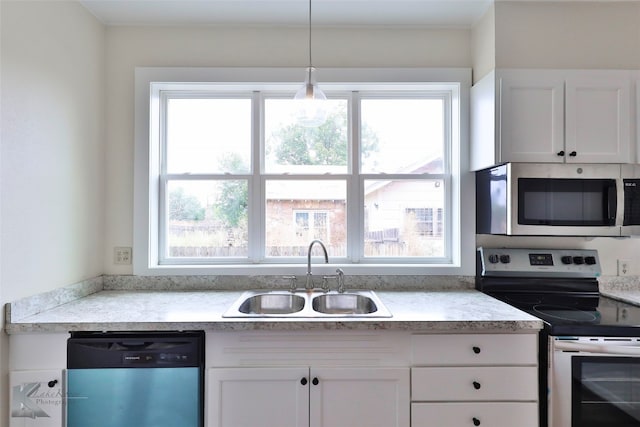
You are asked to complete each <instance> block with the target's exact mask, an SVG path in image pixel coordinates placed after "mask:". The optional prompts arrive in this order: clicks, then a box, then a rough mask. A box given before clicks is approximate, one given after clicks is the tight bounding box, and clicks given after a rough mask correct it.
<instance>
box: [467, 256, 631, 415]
mask: <svg viewBox="0 0 640 427" xmlns="http://www.w3.org/2000/svg"><path fill="white" fill-rule="evenodd" d="M476 265H477V267H476V268H477V272H476V288H477V289H478V290H480V291H482V292H484V293H486V294H488V295H491V296H493V297H495V298H497V299H499V300H501V301H504V302H506V303H508V304H510V305H512V306H514V307H516V308H519V309H520V310H523V311H525V312H527V313H530V314H532V315H534V316H536V317H538V318H540V319H542V320H543V321H544V328H543V330H542V331H541V333H540V345H539V362H540V376H539V381H540V383H539V390H540V420H541V426H542V427H605V426H607V427H609V426H612V425H615V426H616V427H631V426H634V427H639V426H640V307H638V306H635V305H632V304H628V303H625V302H622V301H618V300H615V299H612V298H608V297H605V296H603V295H600V292H599V284H598V278H599V277H600V274H601V267H600V260H599V258H598V253H597V251H595V250H582V249H566V250H565V249H562V250H561V249H513V248H510V249H498V248H491V249H490V248H479V249H478V252H477V263H476Z"/></svg>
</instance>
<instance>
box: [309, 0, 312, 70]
mask: <svg viewBox="0 0 640 427" xmlns="http://www.w3.org/2000/svg"><path fill="white" fill-rule="evenodd" d="M312 67H313V62H312V60H311V0H309V81H311V68H312Z"/></svg>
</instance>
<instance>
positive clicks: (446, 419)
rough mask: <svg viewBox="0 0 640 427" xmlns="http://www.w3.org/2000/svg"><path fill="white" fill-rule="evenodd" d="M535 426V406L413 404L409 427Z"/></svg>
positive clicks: (536, 420) (529, 404)
mask: <svg viewBox="0 0 640 427" xmlns="http://www.w3.org/2000/svg"><path fill="white" fill-rule="evenodd" d="M476 426H480V427H505V426H518V427H538V405H537V404H536V403H492V402H489V403H475V402H469V403H414V404H412V405H411V427H476Z"/></svg>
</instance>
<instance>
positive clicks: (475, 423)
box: [472, 417, 480, 427]
mask: <svg viewBox="0 0 640 427" xmlns="http://www.w3.org/2000/svg"><path fill="white" fill-rule="evenodd" d="M472 420H473V425H474V426H476V427H477V426H479V425H480V419H479V418H476V417H473V418H472Z"/></svg>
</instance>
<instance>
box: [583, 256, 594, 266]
mask: <svg viewBox="0 0 640 427" xmlns="http://www.w3.org/2000/svg"><path fill="white" fill-rule="evenodd" d="M584 263H585V264H587V265H595V264H596V257H594V256H586V257H584Z"/></svg>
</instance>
